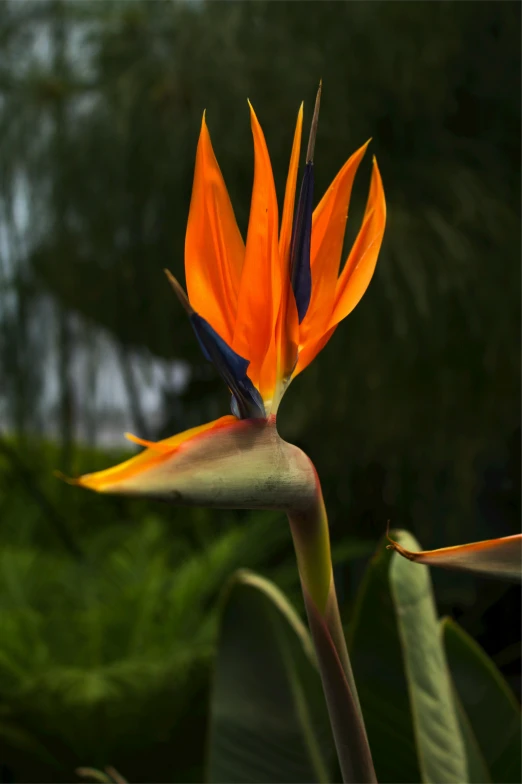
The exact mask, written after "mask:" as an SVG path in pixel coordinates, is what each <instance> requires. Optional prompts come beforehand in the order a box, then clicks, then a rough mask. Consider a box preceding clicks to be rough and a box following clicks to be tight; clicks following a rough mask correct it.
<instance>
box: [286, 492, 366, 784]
mask: <svg viewBox="0 0 522 784" xmlns="http://www.w3.org/2000/svg"><path fill="white" fill-rule="evenodd" d="M288 519H289V522H290V529H291V531H292V537H293V540H294V547H295V552H296V556H297V564H298V568H299V576H300V579H301V587H302V589H303V596H304V600H305V606H306V612H307V616H308V623H309V626H310V632H311V635H312V640H313V643H314V647H315V651H316V654H317V663H318V666H319V673H320V676H321V681H322V684H323V690H324V694H325V699H326V704H327V708H328V713H329V716H330V723H331V726H332V732H333V736H334V741H335V746H336V749H337V755H338V758H339V764H340V767H341V773H342V777H343V781H344V782H345V783H346V782H358V783H359V784H373V782H376V781H377V779H376V777H375V770H374V767H373V761H372V756H371V752H370V747H369V745H368V738H367V735H366V729H365V726H364V720H363V716H362V711H361V706H360V702H359V697H358V695H357V688H356V686H355V680H354V677H353V672H352V667H351V664H350V658H349V656H348V650H347V647H346V640H345V637H344V632H343V628H342V624H341V617H340V614H339V605H338V602H337V595H336V592H335V583H334V579H333V569H332V559H331V552H330V534H329V530H328V519H327V516H326V510H325V506H324V501H323V496H322V493H321V487H320V485H319V481H318V480H317V492H316V495H315V498H314V501H313V503H311V504H310V505H309V506H308V507H306V509H301V510H299V511H295V512H289V513H288Z"/></svg>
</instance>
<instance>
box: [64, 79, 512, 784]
mask: <svg viewBox="0 0 522 784" xmlns="http://www.w3.org/2000/svg"><path fill="white" fill-rule="evenodd" d="M320 96H321V85H320V86H319V90H318V93H317V97H316V102H315V109H314V113H313V117H312V122H311V129H310V136H309V141H308V146H307V150H306V157H305V165H304V173H303V177H302V183H301V190H300V194H299V198H298V201H297V204H296V205H295V210H294V199H295V191H296V182H297V173H298V168H299V155H300V146H301V129H302V120H303V112H302V107H301V109H300V110H299V114H298V118H297V125H296V130H295V135H294V141H293V145H292V151H291V156H290V166H289V172H288V179H287V186H286V190H285V198H284V205H283V210H282V216H281V223H280V225H279V219H278V205H277V198H276V191H275V185H274V179H273V174H272V169H271V164H270V158H269V154H268V149H267V146H266V142H265V138H264V135H263V132H262V130H261V126H260V124H259V121H258V119H257V116H256V114H255V112H254V110H253V108H252V106H250V115H251V126H252V135H253V139H254V153H255V171H254V186H253V192H252V203H251V210H250V218H249V224H248V233H247V239H246V244H244V243H243V240H242V237H241V234H240V232H239V229H238V226H237V223H236V219H235V216H234V212H233V208H232V205H231V202H230V199H229V197H228V193H227V190H226V186H225V183H224V180H223V177H222V174H221V171H220V169H219V166H218V164H217V161H216V158H215V156H214V152H213V149H212V145H211V142H210V136H209V133H208V129H207V126H206V120H205V116H203V121H202V127H201V133H200V138H199V144H198V150H197V155H196V168H195V175H194V185H193V191H192V201H191V206H190V212H189V219H188V226H187V233H186V241H185V270H186V278H187V287H188V297H187V295H186V294H185V292H184V290H183V288H182V287H181V286H180V285H179V283H178V282H177V280H176V279H175V278H174V277H173V276H172V275H171V274H170V273H169V272H167V275H168V277H169V279H170V282H171V284H172V286H173V288H174V291H175V293H176V296H177V297H178V299H179V301H180V303H181V305H182V306H183V308H184V309H185V311H186V313H187V315H188V317H189V319H190V323H191V325H192V327H193V329H194V332H195V334H196V337H197V340H198V342H199V344H200V347H201V349H202V351H203V354H204V356H205V357H206V359H207V360H209V361H210V362H212V363H213V364H214V366H215V368H216V370H217V371H218V373H219V374H220V376H221V377H222V379H223V381H224V382H225V384H226V385H227V387H228V389H229V391H230V393H231V410H232V416H225V417H222V418H220V419H218V420H215V421H213V422H210V423H208V424H206V425H201V426H199V427H195V428H192V429H191V430H188V431H186V432H184V433H181V434H179V435H177V436H174V437H172V438H168V439H165V440H162V441H158V442H151V441H148V440H146V439H143V438H139V437H136V436H130V439H131V440H132V441H134V442H136V443H138V444H141V445H142V446H144V447H146V448H145V451H143V452H142V453H141V454H139V455H137V456H136V457H134V458H132V459H131V460H127V461H125V462H124V463H121V464H120V465H117V466H115V467H113V468H109V469H106V470H104V471H98V472H95V473H91V474H86V475H83V476H81V477H80V478H79V479H76V480H70V481H71V483H72V484H78V485H81V486H83V487H86V488H89V489H91V490H95V491H97V492H101V493H114V494H123V495H126V494H127V495H143V496H146V497H151V498H162V499H164V500H168V501H171V502H173V503H175V504H180V505H189V506H191V505H194V504H196V505H205V506H212V507H218V508H219V507H221V508H240V509H241V508H248V509H274V510H277V511H284V512H286V513H287V516H288V520H289V523H290V530H291V532H292V537H293V541H294V546H295V551H296V556H297V564H298V571H299V576H300V580H301V585H302V590H303V597H304V602H305V607H306V612H307V616H308V622H309V626H310V632H311V636H312V640H313V644H314V648H315V652H316V656H317V661H318V664H319V671H320V675H321V682H322V686H323V690H324V694H325V698H326V704H327V707H328V713H329V717H330V723H331V727H332V732H333V736H334V740H335V746H336V750H337V755H338V759H339V764H340V767H341V774H342V777H343V781H353V782H372V781H375V780H376V778H375V770H374V764H373V761H372V756H371V752H370V748H369V745H368V737H367V733H366V729H365V726H364V721H363V715H362V712H361V705H360V701H359V697H358V693H357V689H356V686H355V681H354V676H353V671H352V667H351V663H350V659H349V656H348V651H347V648H346V643H345V638H344V634H343V629H342V625H341V618H340V613H339V608H338V603H337V596H336V589H335V583H334V579H333V570H332V561H331V553H330V537H329V529H328V522H327V517H326V512H325V507H324V502H323V497H322V492H321V488H320V484H319V480H318V478H317V474H316V472H315V469H314V467H313V464H312V463H311V461H310V459H309V458H308V457H307V456H306V455H305V454H304V453H303V452H302V451H301V450H299V449H297V448H295V447H293V446H291V445H290V444H288V443H287V442H285V441H283V440H282V439H281V437H280V436H279V434H278V432H277V428H276V414H277V411H278V408H279V404H280V401H281V398H282V396H283V394H284V393H285V392H286V390H287V389H288V387H289V385H290V383H291V382H292V380H293V379H294V378H295V377H296V376H297V375H298V374H299V373H300V372H301V371H302V370H304V369H305V368H306V367H307V366H308V365H309V364H310V362H311V361H312V360H313V359H314V358H315V356H316V355H317V354H318V353H319V351H321V349H322V348H323V347H324V346H325V344H326V343H327V342H328V340H329V339H330V337H331V336H332V334H333V332H334V331H335V329H336V327H337V325H338V323H339V322H340V321H341V320H342V319H344V318H345V317H346V316H347V315H348V314H349V313H350V312H351V311H352V310H353V309H354V308H355V306H356V305H357V304H358V302H359V300H360V299H361V297H362V296H363V294H364V293H365V291H366V289H367V287H368V285H369V283H370V280H371V278H372V276H373V272H374V270H375V266H376V263H377V256H378V253H379V250H380V246H381V242H382V238H383V234H384V227H385V221H386V205H385V200H384V191H383V186H382V181H381V177H380V174H379V170H378V168H377V164H376V161H375V158H374V161H373V169H372V177H371V184H370V191H369V196H368V201H367V204H366V209H365V212H364V215H363V219H362V225H361V228H360V229H359V232H358V234H357V236H356V238H355V240H354V243H353V246H352V248H351V250H350V252H349V254H348V258H347V259H346V262H345V264H344V266H343V267H342V268H341V267H340V263H341V255H342V249H343V243H344V234H345V227H346V219H347V213H348V206H349V202H350V196H351V191H352V185H353V181H354V177H355V174H356V172H357V168H358V166H359V163H360V161H361V159H362V157H363V155H364V153H365V151H366V147H367V145H364V146H363V147H361V148H360V150H358V151H357V152H356V153H354V154H353V155H352V156H351V158H349V160H348V161H347V163H346V164H345V165H344V166H343V167H342V169H341V170H340V172H339V173H338V175H337V176H336V178H335V179H334V181H333V183H332V184H331V185H330V187H329V188H328V190H327V191H326V193H325V195H324V196H323V198H322V199H321V201H320V202H319V204H318V206H317V207H316V208H315V210H314V207H313V202H314V148H315V138H316V133H317V126H318V118H319V104H320ZM521 542H522V535H517V536H513V537H508V538H505V539H503V540H494V541H492V542H481V543H476V544H473V545H467V546H464V547H460V548H452V549H451V550H450V551H448V550H444V551H438V552H437V554H436V556H434V555H433V554H430V553H422V554H418V555H415V554H414V553H412V552H411V551H410V550H408V549H407V548H405V547H404V546H402V545H401V544H400V543H396V542H394V541H393V540H391V545H390V546H391V547H392V548H395V549H396V550H397V552H398V554H399V555H400V556H403V557H405V558H407V559H409V560H419V558H420V559H421V560H429V562H430V563H433V564H437V565H443V566H447V567H450V568H455V569H470V570H472V571H473V570H475V571H479V572H483V571H486V572H488V571H493V572H494V573H497V574H500V575H503V576H512V575H513V574H514V573H516V574H518V575H519V576H520V570H521V564H520V545H521ZM456 550H457V553H458V555H457V557H455V553H456ZM477 553H478V554H479V555H478V556H477ZM499 553H501V556H499ZM491 561H494V568H493V569H491V567H490V564H491ZM418 650H419V649H418V648H417V649H415V648H412V655H413V656H415V655H418ZM438 666H439V670H440V672H442V669H441V668H442V666H443V664H442V659H441V657H439V658H438ZM440 672H439V673H437V672H435V674H434V676H433V689H435V690H436V689H439V688H440V689H441V693H442V699H443V701H444V700H445V703H446V705H445V711H446V715H447V721H448V722H449V717H450V715H451V714H450V712H449V711H448V704H449V703H448V701H449V700H451V694H450V688H449V686H446V687H445V686H444V682H443V680H441V678H440V677H438V675H440ZM441 711H443V708H441ZM441 715H442V713H441ZM453 725H454V726H453ZM453 725H451V723H450V724H448V730H447V735H448V737H452V736H453V737H457V736H456V734H455V733H456V728H457V719H456V715H455V716H454V722H453ZM460 751H461V754H460V757H461V759H460V763H459V762H458V763H457V764H456V765H455V768H454V770H453V769H451V770H450V772H449V773H448V776H449V780H460V779H459V777H460V778H465V777H466V776H467V768H466V766H465V762H464V761H463V760H464V757H463V749H461V750H460ZM450 756H451V755H450ZM457 756H459V755H458V753H457ZM442 767H444V763H442ZM450 767H451V766H450ZM433 775H442V772H441V769H440V766H439V770H438V773H437V774H433ZM430 776H431V773H430ZM453 777H456V778H455V779H454V778H453Z"/></svg>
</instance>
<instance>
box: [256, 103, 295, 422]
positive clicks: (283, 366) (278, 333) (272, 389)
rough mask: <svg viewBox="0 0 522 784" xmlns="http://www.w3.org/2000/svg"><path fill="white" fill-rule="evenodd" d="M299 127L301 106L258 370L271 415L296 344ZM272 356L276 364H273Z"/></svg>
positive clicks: (282, 389) (275, 407)
mask: <svg viewBox="0 0 522 784" xmlns="http://www.w3.org/2000/svg"><path fill="white" fill-rule="evenodd" d="M302 127H303V104H301V106H300V108H299V112H298V115H297V123H296V127H295V133H294V141H293V144H292V152H291V155H290V165H289V167H288V177H287V180H286V189H285V201H284V206H283V217H282V219H281V231H280V233H279V259H280V263H281V276H282V283H281V285H282V289H281V306H280V308H279V313H278V317H277V323H276V329H275V345H274V346H273V347H271V348H269V351H268V353H267V356H266V357H265V362H264V364H263V368H262V370H261V382H260V383H261V387H262V389H261V390H260V391H261V395H262V396H263V398H264V399H266V400H267V401H268V400H271V409H270V410H271V412H272V413H275V412H276V411H277V406H278V403H279V401H280V399H281V397H282V395H283V392H284V386H283V385H284V380H285V378H286V377H288V375H289V374H290V372H291V371H292V368H293V366H294V364H295V358H296V356H297V347H298V341H299V320H298V316H297V307H296V304H295V297H294V294H293V291H292V289H291V286H290V270H289V258H290V243H291V240H292V226H293V219H294V204H295V191H296V183H297V172H298V169H299V152H300V148H301V132H302ZM274 353H275V354H276V361H275V362H274Z"/></svg>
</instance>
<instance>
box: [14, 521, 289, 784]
mask: <svg viewBox="0 0 522 784" xmlns="http://www.w3.org/2000/svg"><path fill="white" fill-rule="evenodd" d="M281 532H283V533H285V529H284V528H283V527H282V526H278V525H274V519H273V516H271V515H266V516H262V515H261V516H256V519H255V520H254V519H246V520H245V525H244V526H242V527H238V526H232V527H229V528H228V530H226V531H224V532H223V533H222V534H221V535H217V534H216V535H215V536H213V537H212V538H211V539H209V541H207V544H206V546H205V547H201V546H200V547H195V546H194V545H193V544H191V543H190V541H188V540H187V539H186V538H184V537H183V536H180V534H179V532H173V530H172V526H171V525H170V524H169V523H168V522H167V521H166V520H162V519H161V518H160V517H152V516H149V517H146V518H145V519H143V520H142V521H141V522H140V523H136V522H134V523H133V524H132V525H130V524H129V525H127V526H126V527H125V528H122V527H120V526H118V527H115V526H112V527H109V528H107V529H105V530H102V531H100V530H98V531H97V532H96V533H95V534H93V535H91V537H90V538H89V541H88V549H87V551H86V552H85V554H84V556H83V557H82V558H81V559H76V560H75V559H72V558H71V557H70V556H68V555H67V554H65V555H64V554H63V553H59V552H58V553H57V552H48V551H42V550H38V549H35V548H34V547H28V546H16V545H8V544H4V546H3V547H2V550H1V552H0V695H1V700H2V702H4V703H5V704H6V705H8V706H9V711H8V714H7V716H6V727H7V730H9V731H8V732H6V733H3V732H2V729H1V725H0V739H1V740H2V742H3V748H4V750H3V752H2V757H3V761H4V762H6V763H9V764H11V765H12V764H14V763H18V765H19V768H17V771H18V776H22V777H24V778H23V780H36V779H38V780H48V779H47V778H46V777H48V776H50V777H51V780H53V776H61V777H64V780H70V775H71V772H72V771H73V770H74V769H75V767H77V766H78V765H81V764H85V763H86V762H88V763H92V764H97V765H100V766H102V765H105V764H108V763H109V762H114V763H116V764H117V765H121V768H122V769H125V768H127V769H130V770H133V771H135V773H134V778H135V777H136V775H137V774H138V775H139V771H140V770H141V771H142V774H143V775H146V765H147V764H150V763H151V761H152V760H153V759H154V757H155V755H160V756H163V755H165V751H166V744H167V741H169V740H170V739H171V738H172V737H173V733H174V728H178V731H177V732H176V736H177V740H176V742H175V743H174V745H172V742H170V743H169V745H168V747H167V749H168V757H167V758H166V759H165V761H164V762H163V765H164V767H163V775H164V776H165V775H166V776H167V780H168V776H169V773H168V771H169V770H170V776H172V775H173V770H174V768H175V769H176V770H177V773H176V775H182V774H181V771H182V772H183V778H184V780H196V781H197V780H200V779H201V776H202V768H201V762H200V759H199V758H200V756H201V754H202V749H203V736H204V732H205V729H204V728H205V716H206V697H205V691H206V688H207V679H208V665H209V658H210V656H211V653H212V650H213V644H214V638H215V633H216V594H217V591H218V590H219V589H220V588H221V586H222V584H223V583H224V582H225V580H226V579H227V577H228V576H229V575H230V574H231V573H232V572H233V571H234V570H235V569H237V568H239V567H240V566H242V565H244V564H245V563H248V564H250V565H255V564H260V563H262V562H263V561H264V562H266V560H267V559H269V558H270V556H271V555H272V556H273V555H274V554H276V553H277V552H278V550H280V547H281V539H282V536H281ZM198 703H199V705H198ZM187 717H190V718H189V719H187ZM185 726H186V727H187V733H188V736H189V737H190V733H192V732H193V731H194V727H196V728H197V729H198V733H197V734H198V735H199V737H200V740H199V742H198V741H194V740H192V741H191V743H189V744H188V746H185V748H184V745H183V744H186V743H187V735H185V734H184V731H183V730H182V729H180V728H183V727H185ZM13 727H15V728H16V727H23V728H24V731H25V732H27V733H29V735H30V736H33V738H35V742H33V744H29V743H28V742H27V739H26V737H25V735H24V736H23V737H20V738H19V739H18V738H17V737H16V735H15V734H14V733H13ZM198 746H199V749H198ZM42 748H43V749H45V753H44V752H43V751H42ZM17 750H18V751H19V752H22V756H21V757H18V756H17ZM27 750H29V751H30V752H31V755H30V756H27ZM49 755H51V756H52V757H54V759H55V764H56V767H54V766H52V765H51V762H50V761H49ZM24 759H25V763H24V761H23V760H24ZM35 761H37V762H38V763H39V767H37V768H32V767H31V763H32V764H33V765H34V764H35ZM183 766H185V767H183ZM155 770H156V771H157V770H158V768H156V769H155ZM159 770H160V771H161V765H160V767H159ZM31 773H32V775H33V776H34V778H31ZM54 780H57V779H54Z"/></svg>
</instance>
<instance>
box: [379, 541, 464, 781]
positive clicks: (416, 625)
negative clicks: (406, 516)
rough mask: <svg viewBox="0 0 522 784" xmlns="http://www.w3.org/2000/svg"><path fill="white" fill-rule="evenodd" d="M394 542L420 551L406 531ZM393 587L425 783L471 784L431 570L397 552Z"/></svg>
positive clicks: (392, 567) (391, 569) (393, 557)
mask: <svg viewBox="0 0 522 784" xmlns="http://www.w3.org/2000/svg"><path fill="white" fill-rule="evenodd" d="M396 539H397V541H398V543H399V544H400V545H401V546H402V547H404V548H406V549H407V550H410V551H417V550H419V549H420V548H419V545H418V543H417V542H416V540H415V539H414V538H413V536H411V534H409V533H407V532H406V531H398V532H396ZM390 586H391V593H392V596H393V601H394V604H395V610H396V616H397V622H398V629H399V635H400V638H401V643H402V650H403V655H404V667H405V672H406V679H407V683H408V691H409V695H410V702H411V708H412V715H413V727H414V733H415V738H416V743H417V752H418V759H419V766H420V769H421V776H422V780H423V781H424V782H430V783H431V782H433V784H445V783H446V782H455V784H463V782H467V781H468V780H469V779H468V770H467V760H466V751H465V746H464V740H463V738H462V733H461V731H460V727H459V721H458V718H457V710H456V704H455V700H454V696H453V691H452V689H453V686H452V683H451V679H450V675H449V670H448V666H447V662H446V657H445V654H444V648H443V645H442V641H441V637H440V633H439V626H438V620H437V613H436V608H435V602H434V599H433V592H432V586H431V580H430V575H429V570H428V568H427V567H425V566H420V565H417V564H412V563H410V562H409V561H407V560H405V559H404V558H403V557H401V556H400V555H399V554H397V553H394V554H393V556H392V559H391V563H390Z"/></svg>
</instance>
